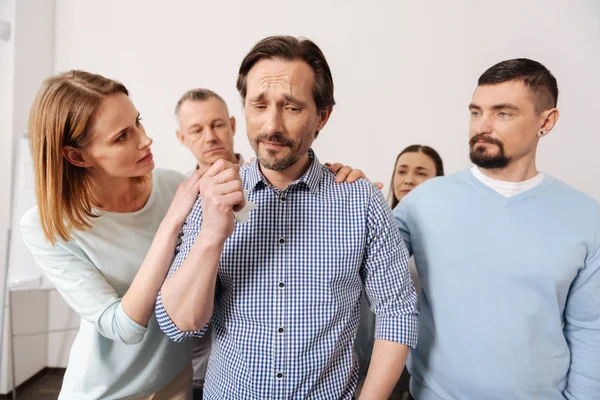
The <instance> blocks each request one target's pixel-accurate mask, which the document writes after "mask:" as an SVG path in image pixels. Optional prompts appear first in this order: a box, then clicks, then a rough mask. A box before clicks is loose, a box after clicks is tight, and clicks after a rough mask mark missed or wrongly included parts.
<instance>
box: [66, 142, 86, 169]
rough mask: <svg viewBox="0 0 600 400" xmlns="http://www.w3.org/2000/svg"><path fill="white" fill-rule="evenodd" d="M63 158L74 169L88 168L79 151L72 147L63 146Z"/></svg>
mask: <svg viewBox="0 0 600 400" xmlns="http://www.w3.org/2000/svg"><path fill="white" fill-rule="evenodd" d="M62 154H63V157H64V158H66V159H67V161H68V162H70V163H71V164H73V165H74V166H76V167H81V168H87V167H89V166H90V164H88V162H87V161H86V159H85V157H84V155H83V153H82V152H81V150H79V149H77V148H75V147H73V146H65V147H63V149H62Z"/></svg>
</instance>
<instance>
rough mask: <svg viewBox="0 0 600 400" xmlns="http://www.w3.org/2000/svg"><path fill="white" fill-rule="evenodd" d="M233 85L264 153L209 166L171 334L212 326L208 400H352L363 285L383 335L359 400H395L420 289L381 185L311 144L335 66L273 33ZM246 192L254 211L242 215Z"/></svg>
mask: <svg viewBox="0 0 600 400" xmlns="http://www.w3.org/2000/svg"><path fill="white" fill-rule="evenodd" d="M237 88H238V91H239V92H240V95H241V97H242V99H243V102H244V111H245V117H246V126H247V131H248V138H249V140H250V143H251V144H252V147H253V149H254V151H255V153H256V160H255V161H254V162H253V163H251V164H250V165H247V166H244V167H242V168H241V169H239V166H236V165H234V164H233V163H230V162H228V161H224V160H220V161H218V162H216V163H215V164H213V165H212V166H211V167H209V168H207V170H206V171H205V173H204V176H203V177H202V178H201V180H200V198H199V200H198V201H197V203H196V204H195V206H194V208H193V209H192V212H191V213H190V215H189V216H188V218H187V220H186V223H185V225H184V228H183V230H182V232H181V244H180V245H179V246H178V248H177V251H176V254H175V258H174V261H173V265H172V267H171V270H170V272H169V275H168V278H167V279H166V280H165V283H164V284H163V286H162V290H161V293H160V294H159V296H158V298H157V302H156V314H157V319H158V321H159V324H160V326H161V328H162V329H163V331H164V332H165V333H166V334H167V335H169V337H171V338H172V339H173V340H175V341H183V340H185V339H186V338H188V337H190V336H202V335H203V334H204V332H205V331H206V329H207V325H208V323H209V322H210V323H211V324H213V329H214V335H215V337H214V343H213V350H212V354H211V358H210V361H209V364H208V370H207V377H206V384H205V388H204V396H205V398H207V399H352V398H353V396H354V391H355V389H356V385H357V381H358V365H357V361H356V357H355V355H354V352H353V342H354V338H355V335H356V329H357V326H358V321H359V308H360V295H361V291H362V289H363V287H364V289H365V292H366V294H367V298H368V300H369V303H370V306H371V308H372V310H373V312H374V313H375V315H376V332H375V339H376V340H375V344H374V347H373V354H372V357H371V364H370V367H369V372H368V375H367V378H366V380H365V384H364V386H363V388H362V391H361V398H362V399H387V398H388V396H389V394H390V393H391V391H392V389H393V387H394V385H395V384H396V381H397V380H398V378H399V377H400V374H401V372H402V369H403V367H404V363H405V361H406V356H407V353H408V350H409V347H414V346H416V336H417V311H416V309H415V301H416V294H415V291H414V288H413V285H412V282H411V280H410V277H409V273H408V267H407V265H408V252H407V250H406V247H405V245H404V243H403V241H402V239H401V237H400V235H399V232H398V229H397V227H396V225H395V223H394V220H393V217H392V213H391V210H390V208H389V206H388V205H387V204H386V201H385V199H384V197H383V195H382V194H381V192H380V190H379V189H378V188H377V187H376V186H375V185H373V184H371V183H370V182H369V181H367V180H364V179H360V180H358V181H357V182H355V183H353V184H349V183H341V184H338V183H334V182H335V175H334V174H333V173H331V172H330V171H329V170H328V168H327V167H325V166H323V165H322V164H320V163H319V161H318V159H317V157H316V155H315V153H314V152H313V151H312V149H311V145H312V142H313V141H314V139H315V138H316V137H317V135H318V134H319V131H321V130H322V129H323V127H324V126H325V124H326V123H327V121H328V119H329V116H330V115H331V112H332V110H333V106H334V104H335V101H334V97H333V79H332V76H331V71H330V69H329V66H328V64H327V61H326V60H325V57H324V56H323V53H322V52H321V50H320V49H319V48H318V47H317V45H316V44H314V43H313V42H312V41H310V40H306V39H300V40H299V39H296V38H294V37H290V36H273V37H268V38H266V39H263V40H262V41H260V42H259V43H257V44H256V45H255V46H254V48H253V49H252V50H251V51H250V53H249V54H248V55H247V56H246V57H245V59H244V60H243V61H242V64H241V66H240V70H239V74H238V81H237ZM242 190H246V191H247V198H248V200H249V201H251V202H252V203H254V204H256V206H257V208H256V209H255V210H253V211H250V214H249V220H248V221H247V222H245V223H238V222H235V221H234V214H233V211H237V210H238V209H239V208H240V207H241V206H242V205H243V204H244V203H245V200H244V196H243V192H242ZM200 199H201V200H200Z"/></svg>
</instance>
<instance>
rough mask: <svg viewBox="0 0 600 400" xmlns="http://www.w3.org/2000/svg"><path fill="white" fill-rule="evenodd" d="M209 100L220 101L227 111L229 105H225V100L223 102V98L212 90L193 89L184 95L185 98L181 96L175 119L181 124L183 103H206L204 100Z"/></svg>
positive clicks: (176, 107)
mask: <svg viewBox="0 0 600 400" xmlns="http://www.w3.org/2000/svg"><path fill="white" fill-rule="evenodd" d="M208 99H217V100H219V101H220V102H221V103H223V105H224V106H225V108H226V109H227V103H225V100H223V98H222V97H221V96H219V95H218V94H216V93H215V92H213V91H212V90H208V89H202V88H198V89H191V90H188V91H187V92H185V93H184V94H183V96H181V98H180V99H179V101H178V102H177V105H176V106H175V117H176V118H177V122H179V110H180V109H181V105H182V104H183V103H185V102H186V101H204V100H208ZM228 112H229V111H228Z"/></svg>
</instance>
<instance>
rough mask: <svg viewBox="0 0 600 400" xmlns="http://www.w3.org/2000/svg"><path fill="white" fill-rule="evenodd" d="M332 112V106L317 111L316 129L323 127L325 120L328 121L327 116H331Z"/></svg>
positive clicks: (319, 129)
mask: <svg viewBox="0 0 600 400" xmlns="http://www.w3.org/2000/svg"><path fill="white" fill-rule="evenodd" d="M332 112H333V107H332V106H330V107H327V108H325V109H323V110H321V111H319V121H318V123H317V131H321V130H322V129H323V128H324V127H325V124H326V123H327V121H329V117H330V116H331V113H332Z"/></svg>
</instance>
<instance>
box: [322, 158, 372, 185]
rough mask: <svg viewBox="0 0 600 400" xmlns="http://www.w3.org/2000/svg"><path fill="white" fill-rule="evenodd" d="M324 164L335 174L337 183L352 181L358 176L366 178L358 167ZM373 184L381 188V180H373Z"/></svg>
mask: <svg viewBox="0 0 600 400" xmlns="http://www.w3.org/2000/svg"><path fill="white" fill-rule="evenodd" d="M325 166H326V167H329V170H330V171H331V172H333V173H334V174H336V175H337V176H336V177H335V181H336V182H337V183H342V182H348V183H354V182H356V180H357V179H360V178H364V179H367V180H368V178H367V177H366V176H365V173H364V172H362V171H361V170H360V169H353V168H352V167H351V166H349V165H344V164H341V163H333V164H331V163H325ZM375 186H377V187H378V188H379V189H383V183H381V182H375Z"/></svg>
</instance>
